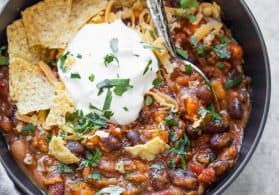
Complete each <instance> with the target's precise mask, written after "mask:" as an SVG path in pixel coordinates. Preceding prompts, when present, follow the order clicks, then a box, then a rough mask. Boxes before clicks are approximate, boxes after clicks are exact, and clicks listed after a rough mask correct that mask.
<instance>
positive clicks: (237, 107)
mask: <svg viewBox="0 0 279 195" xmlns="http://www.w3.org/2000/svg"><path fill="white" fill-rule="evenodd" d="M228 112H229V114H230V116H231V117H232V118H233V119H237V120H240V119H242V117H243V112H244V111H243V106H242V104H241V103H240V102H239V100H238V99H237V98H235V99H233V101H230V102H229V106H228Z"/></svg>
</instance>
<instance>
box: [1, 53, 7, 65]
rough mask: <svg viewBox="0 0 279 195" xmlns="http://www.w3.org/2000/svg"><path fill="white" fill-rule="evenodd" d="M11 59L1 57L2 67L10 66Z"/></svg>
mask: <svg viewBox="0 0 279 195" xmlns="http://www.w3.org/2000/svg"><path fill="white" fill-rule="evenodd" d="M8 64H9V57H7V56H2V55H0V66H4V65H8Z"/></svg>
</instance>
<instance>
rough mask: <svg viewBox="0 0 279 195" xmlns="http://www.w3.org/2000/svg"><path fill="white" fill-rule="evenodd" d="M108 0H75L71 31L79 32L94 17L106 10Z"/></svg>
mask: <svg viewBox="0 0 279 195" xmlns="http://www.w3.org/2000/svg"><path fill="white" fill-rule="evenodd" d="M107 3H108V1H107V0H90V1H89V0H73V5H72V12H71V16H70V31H71V32H72V33H75V32H77V31H78V30H79V29H80V28H81V27H82V26H83V25H84V24H85V23H86V22H87V21H89V20H90V19H91V18H92V17H93V16H94V15H96V14H98V13H99V12H101V11H102V10H104V9H105V8H106V5H107Z"/></svg>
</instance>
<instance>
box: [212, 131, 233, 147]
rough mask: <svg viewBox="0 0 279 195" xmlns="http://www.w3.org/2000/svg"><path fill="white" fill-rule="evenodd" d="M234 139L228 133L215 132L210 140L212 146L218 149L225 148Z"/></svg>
mask: <svg viewBox="0 0 279 195" xmlns="http://www.w3.org/2000/svg"><path fill="white" fill-rule="evenodd" d="M232 141H233V139H232V138H231V136H230V135H229V134H228V133H221V134H215V135H213V136H212V138H211V140H210V147H211V148H213V149H216V150H219V149H222V148H225V147H227V146H229V144H230V143H231V142H232Z"/></svg>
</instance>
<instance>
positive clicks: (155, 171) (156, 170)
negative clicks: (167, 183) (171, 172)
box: [150, 163, 164, 178]
mask: <svg viewBox="0 0 279 195" xmlns="http://www.w3.org/2000/svg"><path fill="white" fill-rule="evenodd" d="M150 168H151V169H152V176H153V177H154V178H159V177H160V173H161V171H162V169H164V165H162V164H161V163H156V164H153V165H151V167H150Z"/></svg>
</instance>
